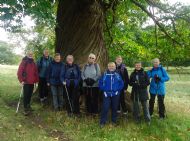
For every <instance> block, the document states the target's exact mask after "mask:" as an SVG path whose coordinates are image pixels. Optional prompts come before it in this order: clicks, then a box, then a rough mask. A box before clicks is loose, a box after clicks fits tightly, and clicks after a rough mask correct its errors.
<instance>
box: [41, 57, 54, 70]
mask: <svg viewBox="0 0 190 141" xmlns="http://www.w3.org/2000/svg"><path fill="white" fill-rule="evenodd" d="M43 59H44V56H42V57H40V61H39V62H40V63H39V64H40V65H39V71H40V69H41V68H42V65H43ZM52 60H53V59H52V58H51V57H49V56H48V61H50V62H52Z"/></svg>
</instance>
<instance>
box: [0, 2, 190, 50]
mask: <svg viewBox="0 0 190 141" xmlns="http://www.w3.org/2000/svg"><path fill="white" fill-rule="evenodd" d="M162 1H166V0H162ZM167 1H168V2H169V3H170V4H175V3H176V2H180V3H184V4H186V5H190V0H167ZM24 23H25V24H26V25H27V26H26V28H31V27H32V26H34V25H35V24H34V23H33V22H32V21H31V19H30V17H26V18H25V19H24ZM0 40H2V41H6V42H10V41H9V39H8V34H7V33H6V32H5V30H4V29H3V28H0ZM21 44H22V45H21V46H22V47H19V46H18V47H16V49H15V52H16V53H17V54H23V48H24V46H25V44H24V42H23V43H21Z"/></svg>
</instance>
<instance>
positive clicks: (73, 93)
mask: <svg viewBox="0 0 190 141" xmlns="http://www.w3.org/2000/svg"><path fill="white" fill-rule="evenodd" d="M60 77H61V82H62V84H63V85H64V87H65V90H66V91H65V92H66V94H65V100H66V108H67V112H68V115H70V114H71V113H72V112H73V113H74V114H77V115H78V114H80V106H79V82H80V80H81V72H80V69H79V66H78V65H77V64H74V58H73V56H72V55H68V56H67V58H66V64H65V65H64V66H63V67H62V70H61V75H60ZM67 92H68V93H67Z"/></svg>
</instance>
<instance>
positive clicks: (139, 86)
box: [17, 49, 169, 127]
mask: <svg viewBox="0 0 190 141" xmlns="http://www.w3.org/2000/svg"><path fill="white" fill-rule="evenodd" d="M17 75H18V79H19V81H20V83H21V84H22V86H23V103H24V114H25V115H28V114H29V113H30V112H31V111H32V110H33V109H32V108H31V105H30V101H31V96H32V93H33V89H34V84H35V83H38V87H39V98H40V102H41V103H42V104H44V103H45V102H46V101H47V98H48V87H50V89H51V94H52V97H53V100H52V101H53V106H54V110H55V111H60V110H63V109H64V108H65V107H66V110H67V113H68V115H69V116H70V115H71V114H74V115H80V102H79V98H80V96H81V90H82V93H83V94H84V95H85V107H86V112H87V113H89V114H93V115H94V114H95V115H96V114H99V112H100V111H101V115H100V126H101V127H103V126H104V125H105V124H106V122H107V116H108V113H109V110H110V108H111V121H112V123H113V124H114V125H116V124H117V115H118V113H120V112H121V111H122V113H123V114H124V115H127V112H128V111H127V106H126V102H125V96H126V91H127V89H128V86H131V87H132V91H131V100H132V102H133V110H132V111H133V117H134V119H135V121H136V122H140V121H141V118H140V117H141V115H140V103H141V105H142V109H143V113H144V118H145V121H146V122H147V123H148V124H150V121H151V116H152V115H153V111H154V103H155V98H156V96H157V97H158V108H159V117H160V118H161V119H164V118H165V105H164V97H165V82H166V81H168V80H169V76H168V74H167V72H166V70H165V69H164V68H163V67H162V66H161V65H160V61H159V59H157V58H155V59H154V60H153V67H152V69H150V70H149V71H147V72H146V71H145V70H144V69H143V67H142V63H141V62H136V63H135V69H134V71H133V72H132V73H131V75H130V77H129V75H128V71H127V68H126V66H125V64H124V63H123V60H122V57H121V56H117V57H116V60H115V62H110V63H108V66H107V69H106V70H105V71H104V73H101V70H100V66H99V65H98V63H96V55H95V54H93V53H91V54H89V56H88V61H87V63H86V64H85V65H84V66H83V68H82V69H80V67H79V66H78V65H77V64H75V63H74V57H73V56H72V55H68V56H67V57H66V62H65V63H63V62H62V60H61V55H60V54H59V53H56V54H55V55H54V58H52V57H50V56H49V52H48V50H47V49H45V50H44V52H43V56H42V57H41V58H40V59H39V60H38V61H37V62H36V63H35V61H34V59H33V52H31V51H28V52H27V55H26V56H25V57H24V58H23V59H22V61H21V64H20V65H19V68H18V72H17ZM150 80H151V82H150ZM149 85H150V90H149V93H150V100H149V94H148V86H149ZM148 100H149V103H148ZM100 101H102V102H101V105H102V106H101V107H100Z"/></svg>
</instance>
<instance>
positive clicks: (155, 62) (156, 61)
mask: <svg viewBox="0 0 190 141" xmlns="http://www.w3.org/2000/svg"><path fill="white" fill-rule="evenodd" d="M159 65H160V61H159V60H154V62H153V66H154V67H155V68H157V67H158V66H159Z"/></svg>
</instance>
